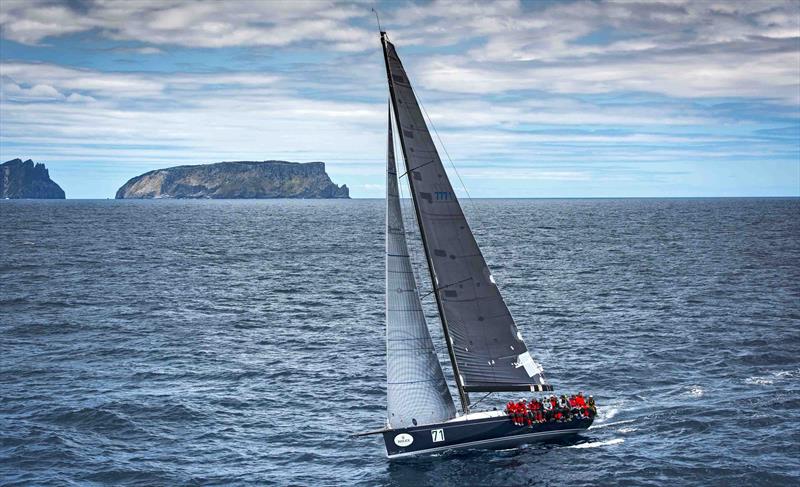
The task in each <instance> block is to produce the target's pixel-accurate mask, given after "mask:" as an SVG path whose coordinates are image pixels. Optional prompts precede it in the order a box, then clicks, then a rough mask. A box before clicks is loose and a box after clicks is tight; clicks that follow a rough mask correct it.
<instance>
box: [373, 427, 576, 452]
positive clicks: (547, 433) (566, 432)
mask: <svg viewBox="0 0 800 487" xmlns="http://www.w3.org/2000/svg"><path fill="white" fill-rule="evenodd" d="M581 431H586V428H575V429H569V430H556V431H541V432H539V433H528V434H526V435H514V436H506V437H503V438H493V439H491V440H478V441H470V442H468V443H456V444H455V445H449V446H439V447H436V448H428V449H427V450H419V451H410V452H406V453H397V454H395V455H389V454H387V455H386V456H387V457H389V458H401V457H411V456H414V455H421V454H423V453H433V452H437V451H443V450H456V449H459V448H469V447H471V446H481V445H483V446H486V445H491V444H492V443H504V442H510V441H514V440H517V439H520V440H522V439H526V438H534V437H537V436H562V435H569V434H573V433H579V432H581Z"/></svg>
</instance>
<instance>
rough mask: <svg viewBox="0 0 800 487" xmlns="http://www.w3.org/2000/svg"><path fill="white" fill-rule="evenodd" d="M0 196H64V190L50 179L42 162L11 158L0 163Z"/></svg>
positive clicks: (43, 197) (60, 197) (48, 197)
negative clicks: (35, 162) (36, 162)
mask: <svg viewBox="0 0 800 487" xmlns="http://www.w3.org/2000/svg"><path fill="white" fill-rule="evenodd" d="M0 198H11V199H17V198H40V199H60V200H63V199H64V198H65V195H64V190H63V189H61V187H60V186H59V185H58V184H56V183H55V182H54V181H53V180H52V179H50V172H49V171H48V170H47V168H46V167H44V164H34V163H33V161H32V160H30V159H28V160H27V161H24V162H23V160H22V159H12V160H10V161H7V162H4V163H2V164H0Z"/></svg>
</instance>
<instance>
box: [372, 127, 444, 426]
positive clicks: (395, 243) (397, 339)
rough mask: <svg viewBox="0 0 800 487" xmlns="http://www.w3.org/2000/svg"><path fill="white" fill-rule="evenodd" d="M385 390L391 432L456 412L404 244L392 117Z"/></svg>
mask: <svg viewBox="0 0 800 487" xmlns="http://www.w3.org/2000/svg"><path fill="white" fill-rule="evenodd" d="M386 173H387V174H386V363H387V374H386V382H387V384H386V391H387V398H386V402H387V408H386V409H387V414H388V421H389V426H390V427H391V428H407V427H411V426H415V425H417V424H430V423H436V422H441V421H446V420H448V419H450V418H453V417H454V416H455V414H456V409H455V406H454V404H453V398H452V397H450V391H449V390H448V388H447V383H446V382H445V379H444V374H443V373H442V367H441V365H440V363H439V359H438V357H437V356H436V351H435V349H434V347H433V341H432V340H431V335H430V332H429V331H428V325H427V323H426V322H425V315H424V313H423V311H422V304H421V303H420V299H419V294H418V292H417V285H416V280H415V279H414V272H413V269H412V267H411V259H410V257H409V254H408V245H407V243H406V235H405V227H404V225H403V215H402V210H401V209H400V196H399V192H398V185H397V169H396V167H395V158H394V144H393V138H392V119H391V111H390V113H389V149H388V153H387V171H386Z"/></svg>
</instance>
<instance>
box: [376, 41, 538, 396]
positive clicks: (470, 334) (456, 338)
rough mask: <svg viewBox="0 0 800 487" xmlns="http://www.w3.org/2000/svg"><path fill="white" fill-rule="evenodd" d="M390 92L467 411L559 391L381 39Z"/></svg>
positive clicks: (394, 54)
mask: <svg viewBox="0 0 800 487" xmlns="http://www.w3.org/2000/svg"><path fill="white" fill-rule="evenodd" d="M381 38H382V41H383V50H384V58H385V61H386V71H387V77H388V80H389V91H390V93H391V97H392V103H393V107H394V112H395V118H396V124H397V130H398V132H399V136H400V141H401V143H402V147H403V155H404V158H405V161H406V169H407V172H406V175H407V176H408V181H409V186H410V188H411V194H412V197H413V200H414V206H415V210H416V212H417V221H418V223H419V226H420V234H421V236H422V241H423V247H424V249H425V253H426V257H427V260H428V265H429V268H430V271H431V280H432V282H433V286H434V291H435V295H436V299H437V305H438V307H439V314H440V318H441V320H442V326H443V328H444V332H445V339H446V340H447V342H448V343H447V345H448V347H449V351H450V358H451V360H452V362H453V369H454V372H455V376H456V382H457V385H458V388H459V393H460V396H461V402H462V406H463V408H464V410H465V411H467V410H468V408H469V398H468V396H467V393H468V392H472V391H475V392H496V391H522V390H527V391H531V390H535V391H541V390H552V387H551V386H549V385H548V384H547V383H546V382H545V378H544V374H543V372H542V368H541V366H540V365H539V364H538V363H536V362H535V361H534V360H533V357H531V355H530V353H529V352H528V348H527V347H526V345H525V342H524V341H523V340H522V336H521V335H520V333H519V331H518V330H517V326H516V324H515V323H514V319H513V318H512V317H511V314H510V312H509V310H508V308H507V307H506V304H505V302H504V301H503V298H502V297H501V296H500V292H499V291H498V289H497V286H496V284H495V281H494V278H493V277H492V275H491V273H490V271H489V268H488V267H487V265H486V261H485V260H484V258H483V255H482V254H481V251H480V249H479V248H478V245H477V243H476V242H475V237H474V236H473V234H472V231H471V230H470V228H469V225H468V224H467V220H466V219H465V218H464V213H463V211H462V209H461V206H460V205H459V203H458V198H456V194H455V192H454V191H453V187H452V185H451V184H450V180H449V179H448V177H447V173H446V172H445V169H444V166H443V165H442V161H441V160H440V159H439V154H438V152H437V151H436V147H435V145H434V143H433V139H431V135H430V132H429V131H428V127H427V125H426V124H425V120H424V119H423V117H422V113H421V112H420V108H419V105H418V103H417V99H416V97H415V95H414V91H413V89H412V88H411V84H410V82H409V79H408V77H407V75H406V72H405V70H404V69H403V65H402V63H401V62H400V59H399V58H398V56H397V52H396V51H395V48H394V46H393V45H392V44H391V43H390V42H389V40H388V39H387V38H386V35H385V33H381Z"/></svg>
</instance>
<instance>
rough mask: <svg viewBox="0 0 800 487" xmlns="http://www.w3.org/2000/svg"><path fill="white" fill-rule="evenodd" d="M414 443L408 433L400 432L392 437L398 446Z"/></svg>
mask: <svg viewBox="0 0 800 487" xmlns="http://www.w3.org/2000/svg"><path fill="white" fill-rule="evenodd" d="M412 443H414V437H413V436H411V435H409V434H408V433H400V434H399V435H397V436H395V437H394V444H395V445H397V446H400V447H403V446H408V445H410V444H412Z"/></svg>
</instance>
